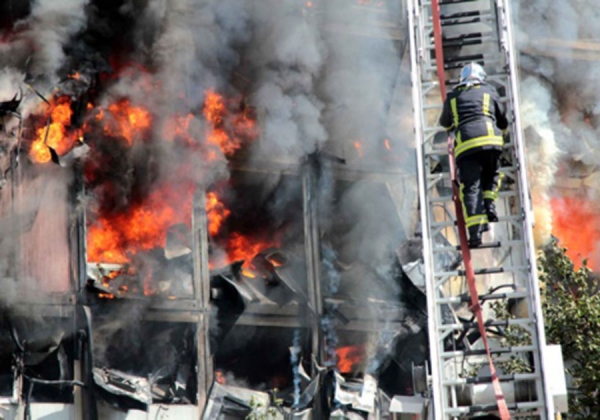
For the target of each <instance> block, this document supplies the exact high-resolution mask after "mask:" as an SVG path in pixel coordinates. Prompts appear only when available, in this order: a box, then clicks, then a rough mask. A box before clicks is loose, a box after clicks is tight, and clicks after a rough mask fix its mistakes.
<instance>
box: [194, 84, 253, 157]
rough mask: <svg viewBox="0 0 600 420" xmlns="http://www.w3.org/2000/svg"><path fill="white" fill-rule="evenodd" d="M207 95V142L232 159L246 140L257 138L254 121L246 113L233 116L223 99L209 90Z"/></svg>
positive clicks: (205, 107)
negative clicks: (208, 126)
mask: <svg viewBox="0 0 600 420" xmlns="http://www.w3.org/2000/svg"><path fill="white" fill-rule="evenodd" d="M205 95H206V97H205V100H204V108H203V110H202V113H203V114H204V118H206V121H208V123H209V125H210V129H209V131H208V133H207V138H206V140H207V141H208V143H209V144H212V145H214V146H218V147H219V148H220V149H221V152H223V155H225V156H227V157H231V156H233V155H234V154H235V152H237V151H238V150H239V149H241V148H242V146H243V145H244V141H245V140H253V139H254V138H255V137H256V132H255V130H256V128H255V123H254V120H253V119H252V118H250V117H249V116H248V115H247V114H246V113H245V112H241V113H239V114H236V115H231V114H230V112H229V110H228V109H227V105H226V103H225V101H224V99H223V97H222V96H221V95H219V94H218V93H216V92H215V91H213V90H208V91H206V92H205Z"/></svg>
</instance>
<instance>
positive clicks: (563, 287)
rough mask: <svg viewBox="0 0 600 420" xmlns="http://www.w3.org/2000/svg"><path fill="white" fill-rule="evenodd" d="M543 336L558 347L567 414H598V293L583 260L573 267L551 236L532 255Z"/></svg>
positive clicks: (594, 416) (586, 416)
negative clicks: (568, 383) (538, 285)
mask: <svg viewBox="0 0 600 420" xmlns="http://www.w3.org/2000/svg"><path fill="white" fill-rule="evenodd" d="M538 266H539V272H540V280H541V281H542V284H543V286H544V287H543V290H542V292H543V301H542V308H543V311H544V319H545V324H546V336H547V337H546V338H547V341H548V342H549V343H550V344H560V345H561V346H562V351H563V358H564V360H565V365H566V366H567V373H568V374H569V375H570V377H571V378H572V383H571V387H570V388H569V415H568V418H573V419H586V420H587V419H590V420H591V419H594V420H597V419H599V418H600V292H599V289H600V287H599V284H598V280H596V279H594V278H593V277H592V276H591V272H590V270H589V268H588V267H587V262H585V261H584V263H583V265H582V267H581V268H579V269H578V270H575V267H574V265H573V262H572V261H571V260H570V259H569V257H568V256H567V255H566V249H565V248H561V247H559V246H558V244H557V242H556V241H554V240H553V241H552V243H550V244H549V245H548V246H547V247H546V248H545V250H544V251H543V252H541V253H540V255H539V259H538Z"/></svg>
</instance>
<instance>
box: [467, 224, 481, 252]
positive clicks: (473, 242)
mask: <svg viewBox="0 0 600 420" xmlns="http://www.w3.org/2000/svg"><path fill="white" fill-rule="evenodd" d="M480 245H481V227H480V226H471V227H470V228H469V248H478V247H479V246H480Z"/></svg>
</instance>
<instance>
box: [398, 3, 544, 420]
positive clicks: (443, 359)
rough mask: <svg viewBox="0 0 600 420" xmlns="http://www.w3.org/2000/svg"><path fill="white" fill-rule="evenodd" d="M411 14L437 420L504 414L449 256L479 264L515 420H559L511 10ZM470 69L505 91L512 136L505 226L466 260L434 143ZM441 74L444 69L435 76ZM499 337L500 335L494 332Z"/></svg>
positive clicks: (443, 147)
mask: <svg viewBox="0 0 600 420" xmlns="http://www.w3.org/2000/svg"><path fill="white" fill-rule="evenodd" d="M407 7H408V23H409V38H410V39H409V42H410V56H411V81H412V100H413V110H414V126H415V138H416V146H417V147H416V149H417V159H418V168H417V169H418V180H419V198H420V206H421V223H422V226H423V228H422V231H423V232H422V235H423V258H424V264H425V277H426V286H427V303H428V311H429V325H428V329H429V341H430V363H431V377H430V379H431V382H430V389H431V391H432V398H433V410H434V417H433V418H435V419H444V420H445V419H454V418H470V417H473V416H476V415H478V414H481V413H484V412H487V413H494V412H497V411H498V405H497V404H496V400H495V399H494V397H493V392H492V397H491V398H490V392H491V391H490V390H491V389H492V387H491V384H492V378H491V375H490V373H489V371H488V372H487V375H486V371H485V369H486V365H488V362H487V358H485V359H482V356H484V357H485V356H486V354H487V352H486V350H485V349H484V348H482V347H481V345H479V347H478V346H477V342H469V340H468V339H466V338H465V337H469V336H473V334H471V333H477V332H478V331H479V328H478V325H477V323H476V322H473V318H471V319H468V316H465V315H463V316H461V315H460V314H461V313H463V314H464V313H465V312H467V311H465V306H468V303H469V302H471V298H470V296H469V294H468V293H467V292H466V291H465V288H464V284H465V281H466V279H465V274H466V273H465V270H464V267H463V269H461V267H460V266H458V267H443V266H440V264H439V261H440V259H441V254H443V253H446V255H447V253H448V252H453V253H455V255H456V257H457V258H459V257H461V256H462V258H463V261H468V260H471V261H472V263H473V265H474V274H475V280H476V284H477V290H478V292H477V293H478V294H479V300H480V302H481V303H482V307H483V314H484V315H485V316H486V317H487V319H488V321H487V322H486V329H487V330H488V331H490V332H488V333H487V334H486V337H488V338H489V340H490V353H491V355H492V358H493V359H494V365H495V366H496V368H498V378H499V381H500V385H501V389H502V393H503V394H504V397H505V400H506V403H507V405H508V409H509V411H510V415H511V417H512V418H515V417H520V416H527V417H528V418H541V419H548V420H550V419H553V418H554V406H553V399H552V396H551V393H550V392H549V386H548V381H547V378H546V374H545V370H544V363H543V361H544V360H545V359H544V351H545V343H546V340H545V333H544V325H543V316H542V310H541V304H540V292H539V284H538V277H537V269H536V257H535V250H534V245H533V234H532V223H533V213H532V205H531V199H530V196H529V190H528V181H527V173H526V169H525V155H524V143H523V137H522V129H521V124H520V117H519V108H518V106H519V103H518V90H517V88H518V78H517V68H516V61H515V55H514V51H513V42H512V32H511V27H510V11H509V5H508V2H506V1H503V0H466V1H465V0H458V1H457V0H454V1H450V0H407ZM438 7H439V9H437V10H436V8H438ZM438 23H439V25H440V26H438V29H439V28H440V27H441V34H440V33H439V32H438V35H441V36H438V42H439V41H441V48H439V47H440V46H438V52H437V53H436V45H435V38H436V37H435V36H434V26H435V25H436V24H438ZM440 38H441V39H440ZM440 50H442V51H443V54H440ZM438 55H441V57H437V56H438ZM438 58H439V59H440V61H439V62H438V61H437V59H438ZM442 60H443V62H442ZM471 61H476V62H479V63H480V64H482V65H483V66H484V68H485V69H486V71H487V73H488V79H487V81H488V83H491V84H494V85H496V86H497V87H498V89H499V93H500V95H501V97H502V101H503V103H504V104H505V107H506V109H507V115H508V116H509V120H510V127H509V130H508V136H507V141H506V142H505V146H504V148H505V151H504V154H503V165H502V169H501V171H502V172H503V173H504V175H505V177H504V180H505V181H507V182H505V186H504V187H503V188H502V190H501V192H500V194H499V198H498V201H497V204H496V205H497V208H498V210H499V212H500V218H499V219H500V220H499V222H497V223H494V224H493V225H491V226H492V231H493V235H494V239H493V240H492V241H490V240H489V237H488V236H489V234H487V233H486V234H484V244H483V246H482V247H480V248H478V249H474V250H469V249H468V248H467V247H465V248H466V252H465V253H463V254H461V252H460V250H461V246H460V241H459V240H458V239H457V238H459V235H458V233H457V226H456V225H457V221H456V212H455V209H454V208H453V195H452V190H451V187H452V184H451V173H450V169H449V168H448V167H449V165H448V159H449V158H448V147H447V143H446V141H445V139H444V141H443V142H438V138H439V136H436V134H437V133H439V132H440V131H443V128H442V127H439V126H438V118H439V115H440V113H441V110H442V106H443V100H442V98H443V97H445V89H446V86H448V87H451V86H453V85H455V84H456V83H458V74H459V72H460V69H461V67H462V66H463V65H464V64H466V63H468V62H471ZM438 65H439V67H440V69H437V67H438ZM442 65H443V68H442ZM438 70H439V72H438ZM440 237H444V238H442V239H443V240H439V238H440ZM448 242H450V244H451V245H450V246H449V245H448ZM463 250H464V248H463ZM465 267H466V264H465ZM491 302H505V303H506V304H507V307H513V308H514V307H516V306H517V305H513V304H514V303H515V302H519V306H521V307H524V308H526V310H522V311H519V313H518V314H515V315H514V316H512V317H509V319H508V320H503V319H497V320H494V319H492V318H493V317H494V316H495V315H494V314H493V311H492V310H491V309H490V306H489V304H490V303H491ZM461 311H462V312H461ZM448 314H450V316H448ZM469 315H470V314H469ZM496 327H498V328H500V329H504V330H506V328H511V329H513V331H514V330H516V331H518V332H520V333H521V335H522V337H521V340H520V342H519V343H518V344H517V345H513V346H510V345H508V344H506V342H505V341H503V340H502V334H501V333H498V330H497V329H496ZM492 330H493V332H494V333H495V334H492V333H491V331H492ZM475 335H476V334H475ZM480 341H481V340H480ZM514 358H516V359H519V360H521V361H524V363H525V364H526V365H527V366H528V369H527V370H526V372H524V373H514V372H510V371H509V370H508V369H506V368H505V369H504V370H503V362H504V361H507V360H511V359H514ZM504 366H506V365H504Z"/></svg>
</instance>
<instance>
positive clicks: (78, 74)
mask: <svg viewBox="0 0 600 420" xmlns="http://www.w3.org/2000/svg"><path fill="white" fill-rule="evenodd" d="M67 77H68V78H69V79H73V80H79V79H81V74H80V73H79V72H75V73H74V74H69V75H68V76H67Z"/></svg>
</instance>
